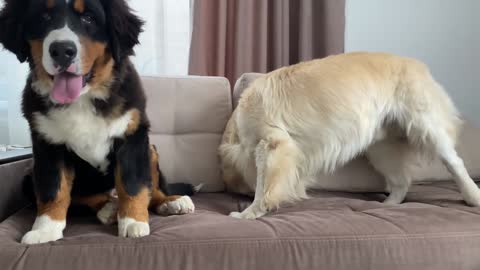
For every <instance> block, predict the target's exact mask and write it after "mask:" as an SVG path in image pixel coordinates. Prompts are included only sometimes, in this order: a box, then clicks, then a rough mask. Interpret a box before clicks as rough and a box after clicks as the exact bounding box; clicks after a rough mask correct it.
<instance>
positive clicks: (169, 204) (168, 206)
mask: <svg viewBox="0 0 480 270" xmlns="http://www.w3.org/2000/svg"><path fill="white" fill-rule="evenodd" d="M150 170H151V175H152V199H151V201H150V207H151V208H153V209H155V212H156V213H157V214H159V215H182V214H188V213H193V212H194V211H195V206H194V204H193V202H192V200H191V199H190V197H188V196H177V195H173V196H166V195H165V193H163V191H161V190H160V189H159V183H158V181H159V179H160V169H159V167H158V152H157V151H156V149H155V147H154V146H153V145H150Z"/></svg>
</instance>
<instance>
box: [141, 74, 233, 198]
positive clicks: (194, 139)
mask: <svg viewBox="0 0 480 270" xmlns="http://www.w3.org/2000/svg"><path fill="white" fill-rule="evenodd" d="M142 80H143V85H144V88H145V92H146V95H147V114H148V117H149V119H150V122H151V132H150V142H151V143H152V144H155V145H156V146H157V148H158V152H159V156H160V159H159V163H160V168H161V170H162V172H163V173H164V175H165V176H166V178H167V180H168V181H169V182H171V183H175V182H188V183H192V184H194V185H197V184H201V183H203V184H204V187H203V188H202V191H206V192H215V191H223V190H224V185H223V181H222V180H221V178H220V168H219V160H218V155H217V148H218V146H219V144H220V141H221V137H222V133H223V131H224V128H225V125H226V123H227V121H228V119H229V117H230V115H231V113H232V99H231V90H230V84H229V82H228V80H227V79H225V78H220V77H195V76H192V77H190V76H189V77H176V78H167V77H143V78H142Z"/></svg>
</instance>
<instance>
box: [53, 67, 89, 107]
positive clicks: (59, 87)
mask: <svg viewBox="0 0 480 270" xmlns="http://www.w3.org/2000/svg"><path fill="white" fill-rule="evenodd" d="M82 88H83V76H78V75H75V74H71V73H67V72H62V73H60V74H58V75H55V78H54V80H53V90H52V95H51V97H52V98H53V100H55V101H56V102H58V103H60V104H67V103H72V102H74V101H75V100H76V99H77V98H78V97H79V96H80V93H81V92H82Z"/></svg>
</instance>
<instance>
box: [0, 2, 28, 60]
mask: <svg viewBox="0 0 480 270" xmlns="http://www.w3.org/2000/svg"><path fill="white" fill-rule="evenodd" d="M27 5H28V3H27V1H26V0H6V1H5V5H4V7H3V9H2V10H1V11H0V44H2V45H3V47H4V48H5V49H7V50H9V51H11V52H12V53H14V54H15V55H16V56H17V58H18V60H19V61H20V62H22V63H23V62H25V61H26V60H27V58H28V56H29V45H28V42H27V40H26V39H25V38H24V35H23V34H24V28H23V24H24V20H25V10H26V8H27Z"/></svg>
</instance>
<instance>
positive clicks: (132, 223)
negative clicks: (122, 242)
mask: <svg viewBox="0 0 480 270" xmlns="http://www.w3.org/2000/svg"><path fill="white" fill-rule="evenodd" d="M149 234H150V225H149V224H148V223H147V222H139V221H136V220H134V219H132V218H119V219H118V235H119V236H121V237H128V238H139V237H144V236H147V235H149Z"/></svg>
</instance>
